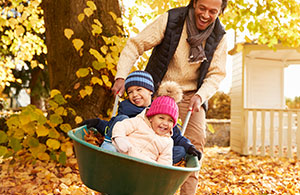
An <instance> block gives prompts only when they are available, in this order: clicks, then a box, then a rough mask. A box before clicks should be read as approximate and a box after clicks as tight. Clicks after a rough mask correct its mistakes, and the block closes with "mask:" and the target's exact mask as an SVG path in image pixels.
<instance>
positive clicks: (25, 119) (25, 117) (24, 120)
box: [19, 114, 31, 125]
mask: <svg viewBox="0 0 300 195" xmlns="http://www.w3.org/2000/svg"><path fill="white" fill-rule="evenodd" d="M19 120H20V121H21V124H22V125H26V124H27V123H29V122H31V117H30V115H27V114H20V116H19Z"/></svg>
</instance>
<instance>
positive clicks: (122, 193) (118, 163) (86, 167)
mask: <svg viewBox="0 0 300 195" xmlns="http://www.w3.org/2000/svg"><path fill="white" fill-rule="evenodd" d="M85 130H87V129H86V126H82V127H78V128H76V129H73V130H70V131H69V132H68V136H69V137H70V138H71V139H72V140H73V143H74V148H75V154H76V158H77V161H78V167H79V173H80V178H81V180H82V182H83V183H84V184H85V185H86V186H87V187H89V188H91V189H93V190H95V191H98V192H101V193H102V194H109V195H171V194H174V193H175V192H176V190H177V189H178V188H179V187H180V185H181V184H182V183H183V182H184V181H185V179H186V178H187V177H188V176H189V175H190V174H191V173H192V172H194V171H199V169H200V166H199V162H198V159H197V157H195V156H187V162H186V167H176V166H166V165H160V164H156V163H152V162H148V161H144V160H141V159H138V158H134V157H131V156H128V155H124V154H121V153H117V152H111V151H107V150H105V149H102V148H100V147H98V146H95V145H93V144H90V143H88V142H86V141H84V135H85V133H84V131H85Z"/></svg>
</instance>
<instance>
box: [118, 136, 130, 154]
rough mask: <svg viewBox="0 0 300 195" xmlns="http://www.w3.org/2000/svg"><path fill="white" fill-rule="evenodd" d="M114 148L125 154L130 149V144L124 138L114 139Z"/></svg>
mask: <svg viewBox="0 0 300 195" xmlns="http://www.w3.org/2000/svg"><path fill="white" fill-rule="evenodd" d="M114 142H115V145H116V148H117V150H118V151H119V152H121V153H127V152H128V151H129V150H130V148H131V147H132V145H131V143H130V142H129V141H128V140H127V139H126V138H124V137H116V138H114Z"/></svg>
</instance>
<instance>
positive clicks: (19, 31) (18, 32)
mask: <svg viewBox="0 0 300 195" xmlns="http://www.w3.org/2000/svg"><path fill="white" fill-rule="evenodd" d="M24 32H25V29H24V28H23V26H19V25H18V26H17V27H16V29H15V33H16V35H17V36H20V35H23V34H24Z"/></svg>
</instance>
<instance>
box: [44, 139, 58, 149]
mask: <svg viewBox="0 0 300 195" xmlns="http://www.w3.org/2000/svg"><path fill="white" fill-rule="evenodd" d="M46 144H47V146H48V147H49V148H51V149H53V150H57V149H58V148H59V147H60V142H59V141H58V140H57V139H48V140H47V141H46Z"/></svg>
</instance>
